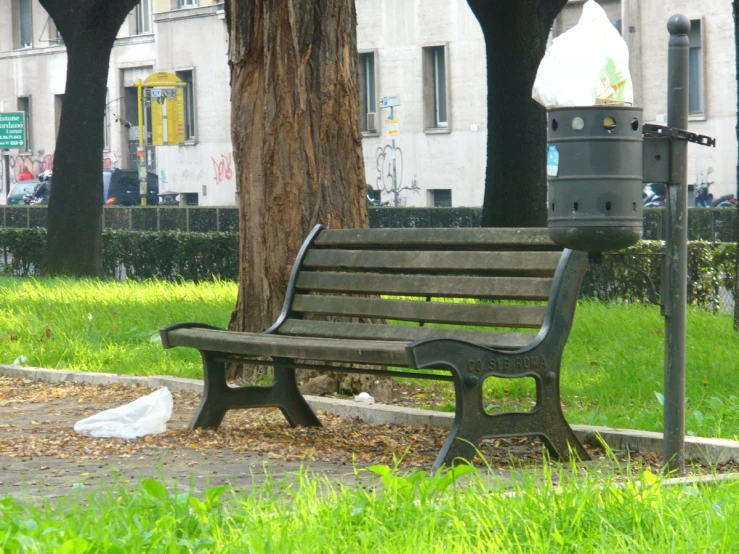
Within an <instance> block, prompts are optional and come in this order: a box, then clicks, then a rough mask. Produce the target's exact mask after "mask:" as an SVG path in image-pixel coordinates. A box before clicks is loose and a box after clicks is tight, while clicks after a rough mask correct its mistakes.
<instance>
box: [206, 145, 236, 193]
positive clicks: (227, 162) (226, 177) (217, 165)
mask: <svg viewBox="0 0 739 554" xmlns="http://www.w3.org/2000/svg"><path fill="white" fill-rule="evenodd" d="M210 161H211V162H213V180H214V181H215V182H216V185H220V184H221V183H222V182H223V181H230V180H231V179H233V176H234V173H233V154H231V152H229V153H228V154H221V157H220V158H218V159H216V158H214V157H213V156H211V157H210Z"/></svg>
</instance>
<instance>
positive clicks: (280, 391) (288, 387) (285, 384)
mask: <svg viewBox="0 0 739 554" xmlns="http://www.w3.org/2000/svg"><path fill="white" fill-rule="evenodd" d="M201 354H202V357H203V376H204V379H205V383H204V387H203V397H202V400H201V401H200V408H198V411H197V414H196V415H195V418H194V419H193V421H192V423H191V424H190V428H191V429H197V428H200V427H203V428H207V429H216V428H218V426H220V424H221V422H222V421H223V418H224V416H225V415H226V412H227V411H228V410H233V409H240V408H267V407H276V408H279V409H280V411H282V414H283V415H284V416H285V419H287V421H288V422H289V423H290V425H292V426H293V427H294V426H296V425H303V426H306V427H314V426H320V425H321V423H320V421H319V420H318V418H317V417H316V414H315V413H313V410H311V408H310V406H309V405H308V403H307V402H306V401H305V398H303V395H302V394H301V393H300V390H299V389H298V384H297V380H296V379H295V368H293V367H292V366H291V365H290V360H287V359H275V378H274V381H273V383H272V384H271V385H269V386H266V387H261V386H247V387H230V386H229V385H228V383H226V368H225V363H224V362H223V361H222V360H221V359H219V358H220V357H219V356H218V354H217V353H215V352H202V353H201Z"/></svg>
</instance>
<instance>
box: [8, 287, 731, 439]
mask: <svg viewBox="0 0 739 554" xmlns="http://www.w3.org/2000/svg"><path fill="white" fill-rule="evenodd" d="M236 295H237V287H236V285H235V284H234V283H231V282H208V283H202V284H193V283H181V284H172V283H162V282H146V283H133V282H116V281H105V282H99V281H73V280H65V279H44V280H33V279H19V278H0V363H13V361H14V360H16V359H17V358H18V357H19V356H25V357H26V358H27V364H28V365H31V366H38V367H49V368H65V369H76V370H82V371H104V372H111V373H123V374H131V375H161V374H166V375H175V376H182V377H195V378H199V377H202V371H201V367H200V356H199V354H198V352H197V351H195V350H192V349H181V348H175V349H172V350H166V351H165V350H164V349H163V348H162V347H161V344H160V343H159V341H158V335H157V329H158V328H159V327H162V326H164V325H168V324H170V323H175V322H180V321H202V322H205V323H211V324H213V325H218V326H222V327H225V326H226V325H227V324H228V320H229V318H230V314H231V311H232V310H233V308H234V306H235V304H236ZM687 345H688V347H687V348H688V358H687V387H686V389H687V397H688V401H687V405H686V426H687V431H688V433H690V434H695V435H699V436H711V437H722V438H729V439H735V438H737V436H738V435H739V379H737V378H736V374H737V369H738V368H739V362H737V360H739V335H737V333H735V332H734V331H733V330H732V318H731V317H730V316H728V315H716V314H712V313H709V312H706V311H704V310H701V309H698V308H691V309H689V311H688V336H687ZM663 360H664V319H663V318H662V317H661V316H660V315H659V309H658V308H657V307H655V306H633V305H628V304H602V303H597V302H583V303H581V304H580V305H579V307H578V311H577V314H576V316H575V324H574V327H573V330H572V333H571V335H570V340H569V342H568V345H567V348H566V349H565V353H564V358H563V362H562V399H563V403H564V406H565V414H566V416H567V419H568V421H570V422H571V423H583V424H592V425H606V426H610V427H625V428H633V429H642V430H647V431H660V430H661V429H662V419H663V413H662V405H661V404H660V394H661V393H662V382H663V372H664V362H663ZM423 386H425V387H432V388H434V387H435V390H440V391H442V392H443V394H442V398H441V401H439V402H436V403H435V404H431V405H430V406H429V407H434V408H436V409H439V408H440V407H446V409H450V408H451V407H452V406H453V397H452V391H451V387H450V386H449V385H448V384H443V383H435V382H429V381H424V382H423ZM485 388H486V404H488V405H489V406H491V408H494V409H496V410H500V409H511V408H516V409H528V406H529V405H530V404H531V401H532V399H533V398H534V396H535V390H534V384H533V380H532V379H516V380H510V379H495V378H494V379H489V380H488V381H487V382H486V386H485ZM491 411H492V410H491Z"/></svg>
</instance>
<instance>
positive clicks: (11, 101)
mask: <svg viewBox="0 0 739 554" xmlns="http://www.w3.org/2000/svg"><path fill="white" fill-rule="evenodd" d="M600 3H601V4H602V5H603V6H604V8H605V9H606V11H607V13H608V15H609V18H610V19H611V20H614V21H615V20H618V19H620V18H621V2H620V0H600ZM629 5H630V10H629V12H630V13H629V15H630V26H631V27H632V29H630V31H631V32H630V33H629V35H628V37H629V39H630V42H631V48H632V50H631V52H632V60H631V69H632V75H633V78H634V81H635V95H636V102H637V104H641V105H642V106H643V108H644V119H645V120H646V121H651V122H657V123H660V122H662V121H661V117H662V116H663V114H664V113H665V112H666V87H665V79H666V48H667V39H668V35H667V32H666V28H665V25H666V21H667V19H668V17H669V16H670V15H671V14H673V13H678V12H682V13H685V14H686V15H688V16H689V17H691V18H698V17H702V18H703V35H704V48H703V50H704V56H705V74H706V85H705V89H706V111H705V114H704V116H703V117H696V118H692V119H691V122H690V130H692V131H695V132H697V133H702V134H708V135H711V136H714V137H716V138H717V139H718V148H716V149H709V148H705V147H700V146H697V145H691V146H690V148H689V157H690V167H689V180H690V181H691V182H693V181H697V180H698V179H699V178H700V177H701V176H703V175H705V173H706V171H707V169H708V168H709V167H712V168H713V169H714V171H713V173H712V174H711V176H710V179H711V180H714V181H715V184H714V185H713V187H712V192H713V193H714V194H715V195H717V196H718V195H720V194H724V193H732V192H735V191H736V178H735V175H736V166H737V142H736V136H735V126H736V97H737V89H736V79H735V65H734V60H735V53H734V41H733V21H732V17H731V2H730V1H729V0H672V1H671V2H664V1H663V0H629ZM11 6H12V1H11V0H7V1H5V2H1V3H0V75H3V76H5V77H6V78H5V79H2V80H0V109H3V110H5V111H13V110H15V109H16V106H17V98H18V97H19V96H26V95H30V97H31V101H32V120H31V128H32V140H33V142H32V149H31V151H30V152H18V151H11V152H10V153H11V161H12V167H11V175H13V176H14V175H15V174H17V173H18V172H20V168H21V166H23V165H29V166H31V167H32V168H33V169H34V170H40V169H43V168H45V167H50V166H51V165H53V151H54V147H55V140H56V136H55V135H56V132H55V111H54V95H58V94H63V92H64V83H65V79H66V75H65V71H66V52H65V49H64V47H63V46H58V45H55V44H53V43H49V42H43V41H42V39H44V37H48V29H45V26H47V27H48V21H47V19H48V17H47V16H46V14H45V12H44V11H43V9H42V8H41V6H40V4H39V3H38V0H34V1H33V10H34V11H33V26H34V29H33V37H34V45H33V48H30V49H23V50H14V49H13V45H14V44H15V43H14V40H13V36H14V34H13V16H12V13H13V12H12V9H11ZM175 6H176V2H175V1H174V0H152V9H153V12H154V13H153V14H152V33H149V34H144V35H134V36H130V33H131V31H132V29H134V27H132V26H131V24H130V23H131V22H130V21H127V22H126V23H124V25H123V26H122V28H121V31H120V33H119V39H118V40H117V41H116V46H115V48H114V50H113V54H112V57H111V64H110V73H109V76H108V91H109V95H108V99H109V114H108V115H109V117H108V136H109V148H108V150H106V152H105V153H104V159H105V162H106V164H109V165H110V166H112V167H125V166H126V159H127V155H128V154H129V153H128V137H129V133H133V134H135V131H136V129H135V126H136V125H137V121H136V118H135V117H131V116H132V114H130V113H129V114H126V113H125V106H124V105H123V104H124V101H123V100H121V99H119V97H121V96H123V95H124V92H125V91H124V85H125V83H124V82H123V78H124V76H125V75H129V76H130V75H131V74H133V73H135V72H136V71H140V72H144V73H145V72H147V71H167V72H174V71H178V70H184V69H192V70H193V72H194V81H195V83H194V90H195V103H196V110H195V114H196V139H195V140H194V141H192V142H191V143H188V144H185V145H183V146H167V147H157V148H156V156H155V160H156V166H155V167H154V166H153V167H152V168H151V169H153V170H156V171H157V173H158V174H159V177H160V180H161V188H162V189H170V190H176V191H178V192H187V193H197V194H198V201H199V203H200V204H202V205H209V206H213V205H233V204H234V203H235V188H236V187H235V171H236V160H234V159H233V155H232V147H231V143H230V127H231V119H230V100H229V97H230V87H229V82H228V79H229V72H228V66H227V46H228V44H227V41H228V37H227V33H226V27H225V21H224V19H223V14H222V12H221V10H220V8H221V7H222V4H216V3H215V2H213V0H201V1H200V6H201V7H198V8H186V9H181V10H180V9H173V7H175ZM581 7H582V0H570V2H569V4H568V6H567V7H566V8H565V10H564V11H563V13H562V14H561V15H560V17H559V19H558V20H557V22H556V24H555V28H554V34H555V35H556V34H557V33H560V32H563V31H564V30H565V29H566V27H567V25H571V24H574V23H576V22H577V19H578V18H579V13H580V10H581ZM356 9H357V16H358V30H357V34H358V48H359V50H360V51H374V52H375V53H376V56H377V61H376V71H377V81H378V86H377V93H378V100H379V97H381V96H389V95H396V94H397V95H400V99H401V105H400V107H399V108H397V109H396V110H395V113H394V115H395V118H396V119H398V120H399V123H400V134H399V135H398V136H397V137H396V144H397V146H398V147H399V148H400V149H401V151H402V161H401V159H400V158H399V159H398V170H399V173H400V172H402V182H401V184H400V186H401V187H410V186H411V185H413V184H415V185H417V187H418V189H419V192H418V193H417V194H416V193H413V192H410V191H407V190H406V191H402V192H401V193H400V199H401V203H402V204H405V205H408V206H426V205H428V204H429V195H428V191H429V190H433V189H452V205H453V206H475V205H480V204H481V203H482V200H483V195H484V180H485V167H486V162H487V160H486V142H487V102H486V62H485V47H484V40H483V36H482V32H481V30H480V28H479V25H478V23H477V21H476V19H475V17H474V15H473V14H472V12H471V11H470V9H469V7H468V5H467V2H466V0H423V1H422V0H356ZM440 44H445V45H446V46H447V48H448V79H449V81H450V87H449V128H448V130H447V131H448V132H428V131H427V130H425V125H424V111H423V78H422V75H423V69H422V68H423V63H422V60H423V56H422V52H423V48H424V47H425V46H432V45H440ZM117 115H120V116H125V117H126V118H127V119H128V120H129V121H131V123H132V124H133V127H134V128H133V129H131V130H128V129H125V128H124V127H123V125H122V122H121V121H119V122H118V123H116V122H115V118H116V116H117ZM388 116H389V111H388V110H380V112H379V113H378V121H379V129H378V131H379V132H378V133H376V134H374V135H367V136H364V137H363V141H362V143H363V144H362V145H363V153H364V159H365V170H366V181H367V182H368V183H370V184H371V185H373V186H377V181H378V177H379V176H380V174H381V173H384V172H386V171H387V168H385V170H384V171H383V170H382V169H378V162H377V150H378V148H384V147H386V146H388V145H389V144H390V142H391V137H390V135H389V134H388V127H387V125H386V124H385V123H384V120H385V119H386V118H387V117H388ZM380 165H381V164H380ZM16 170H17V171H16ZM1 172H2V164H0V176H1ZM383 200H386V201H388V200H389V201H392V200H393V197H392V195H391V194H387V193H386V194H384V195H383Z"/></svg>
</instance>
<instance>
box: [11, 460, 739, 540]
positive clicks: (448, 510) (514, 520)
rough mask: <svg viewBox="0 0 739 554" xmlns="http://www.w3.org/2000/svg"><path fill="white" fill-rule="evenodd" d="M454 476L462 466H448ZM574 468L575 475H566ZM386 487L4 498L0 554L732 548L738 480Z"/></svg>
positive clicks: (548, 472) (314, 484) (320, 482)
mask: <svg viewBox="0 0 739 554" xmlns="http://www.w3.org/2000/svg"><path fill="white" fill-rule="evenodd" d="M456 469H457V472H458V473H459V474H461V473H465V472H466V471H467V468H461V469H460V468H456ZM572 469H577V468H574V467H573V468H572ZM370 470H371V471H374V472H375V473H376V474H378V475H379V476H380V478H381V481H382V487H376V486H373V485H370V486H367V485H366V483H365V486H353V485H349V486H343V485H341V484H337V483H335V482H330V481H328V480H327V479H325V478H321V477H315V476H309V475H308V474H306V473H300V474H298V475H297V476H294V477H292V478H287V479H285V480H283V481H280V482H273V481H270V480H268V481H267V482H266V483H265V484H263V485H262V486H259V487H255V488H254V489H253V490H252V491H250V492H248V493H246V494H240V493H235V492H234V491H233V490H232V489H229V488H227V487H218V488H213V489H210V490H208V491H206V492H205V493H202V494H191V493H188V492H178V491H169V490H167V488H166V487H165V486H164V485H163V484H162V483H161V482H159V481H155V480H151V479H145V480H143V481H142V482H141V483H140V484H139V485H138V486H137V487H134V488H133V490H129V489H127V488H126V487H125V486H115V485H114V486H112V487H107V488H105V489H103V490H100V491H92V492H88V493H84V494H79V495H77V496H70V497H67V498H63V499H61V500H60V501H58V502H56V503H54V504H52V503H51V502H46V503H44V504H41V505H38V504H36V505H34V504H32V503H29V502H23V501H20V500H17V499H11V498H6V499H2V500H0V551H2V552H63V553H78V554H84V553H88V552H104V553H109V554H113V553H128V552H224V553H231V552H233V553H237V552H238V553H240V552H254V553H281V552H301V553H303V552H321V553H332V552H337V553H339V552H341V553H343V552H357V553H364V552H368V553H369V552H371V553H375V552H382V553H395V552H398V553H406V552H424V553H426V552H428V553H437V552H438V553H448V552H453V553H455V552H460V553H462V552H464V553H467V552H480V553H483V552H485V553H487V552H514V553H517V552H518V553H551V552H573V553H574V552H608V553H611V552H634V553H641V552H644V553H652V552H689V553H692V552H729V551H735V550H736V528H737V525H738V524H739V504H737V503H736V502H735V499H736V497H737V495H738V494H739V481H736V480H733V481H726V482H723V483H721V484H720V485H694V484H681V485H669V484H668V483H667V482H666V481H665V480H663V479H662V478H661V477H659V476H656V475H653V474H651V473H649V472H644V473H641V474H636V475H617V474H613V473H610V474H605V475H597V474H590V475H586V476H577V475H578V473H579V472H577V471H572V472H561V473H559V472H555V471H554V470H552V468H551V467H550V466H547V465H545V466H544V467H543V468H542V469H541V470H540V472H539V473H533V472H528V473H522V474H521V475H520V476H518V477H515V478H514V481H513V482H512V483H510V482H502V481H497V482H493V483H492V484H490V483H489V481H488V482H486V480H485V479H483V478H480V475H479V474H477V473H472V474H468V475H467V476H466V478H465V479H464V480H463V481H464V482H461V481H460V480H458V479H456V478H455V475H453V474H450V473H447V474H441V473H440V474H436V475H433V476H425V475H423V474H422V473H420V472H419V473H411V474H404V475H401V474H398V473H395V472H392V471H391V470H390V469H389V468H387V467H383V466H376V467H374V468H370ZM570 475H575V477H571V476H570Z"/></svg>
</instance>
